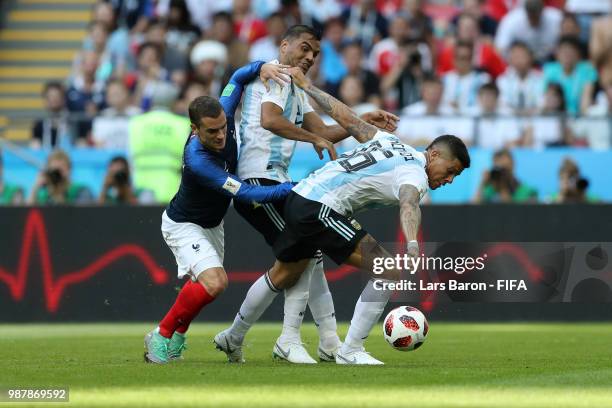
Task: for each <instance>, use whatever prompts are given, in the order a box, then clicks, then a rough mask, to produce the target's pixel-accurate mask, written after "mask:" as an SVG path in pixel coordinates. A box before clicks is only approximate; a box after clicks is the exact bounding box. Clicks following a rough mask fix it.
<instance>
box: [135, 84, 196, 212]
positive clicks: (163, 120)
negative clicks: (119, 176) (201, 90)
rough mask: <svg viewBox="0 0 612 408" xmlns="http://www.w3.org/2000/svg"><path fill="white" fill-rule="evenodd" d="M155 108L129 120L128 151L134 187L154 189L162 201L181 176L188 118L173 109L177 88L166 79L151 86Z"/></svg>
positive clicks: (173, 192)
mask: <svg viewBox="0 0 612 408" xmlns="http://www.w3.org/2000/svg"><path fill="white" fill-rule="evenodd" d="M152 88H153V89H152V105H153V107H152V109H151V111H150V112H147V113H144V114H142V115H138V116H135V117H133V118H132V120H131V121H130V129H129V132H130V137H129V152H130V155H131V160H130V161H131V163H132V170H133V175H134V187H135V188H137V189H145V190H151V191H153V192H154V194H155V198H156V199H157V200H158V201H159V202H161V203H167V202H169V201H170V199H172V197H173V196H174V194H175V193H176V190H177V189H178V186H179V183H180V178H181V165H182V155H183V147H184V145H185V141H186V140H187V136H188V135H189V131H190V127H189V123H190V122H189V119H187V118H185V117H183V116H179V115H176V114H174V113H172V112H171V109H172V108H173V106H174V104H175V102H176V98H177V95H178V91H177V89H176V87H174V86H173V85H171V84H169V83H167V82H157V83H155V84H154V86H153V87H152Z"/></svg>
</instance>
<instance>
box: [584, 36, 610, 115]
mask: <svg viewBox="0 0 612 408" xmlns="http://www.w3.org/2000/svg"><path fill="white" fill-rule="evenodd" d="M595 66H596V67H597V81H595V82H591V83H589V84H586V85H585V86H584V90H583V91H582V98H581V99H580V112H581V113H582V114H583V115H584V114H588V112H589V109H590V108H591V107H594V106H597V105H599V106H601V107H603V108H604V110H606V109H607V107H608V102H607V98H606V91H605V89H606V87H607V85H608V84H612V44H611V45H610V48H609V49H608V52H606V53H604V54H602V55H601V56H600V57H599V59H598V60H597V61H596V62H595ZM599 110H601V108H600V109H599Z"/></svg>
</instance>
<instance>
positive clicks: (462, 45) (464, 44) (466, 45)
mask: <svg viewBox="0 0 612 408" xmlns="http://www.w3.org/2000/svg"><path fill="white" fill-rule="evenodd" d="M459 48H469V50H470V52H471V53H472V54H474V43H472V42H471V41H465V40H459V41H457V44H456V45H455V51H457V50H458V49H459Z"/></svg>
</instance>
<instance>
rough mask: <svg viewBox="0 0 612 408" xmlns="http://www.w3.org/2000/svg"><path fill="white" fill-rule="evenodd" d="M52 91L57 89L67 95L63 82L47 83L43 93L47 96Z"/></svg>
mask: <svg viewBox="0 0 612 408" xmlns="http://www.w3.org/2000/svg"><path fill="white" fill-rule="evenodd" d="M51 89H57V90H58V91H60V92H62V93H65V88H64V85H63V84H62V83H61V82H59V81H49V82H46V83H45V85H44V86H43V91H42V94H43V96H47V92H49V91H50V90H51Z"/></svg>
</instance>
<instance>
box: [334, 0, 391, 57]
mask: <svg viewBox="0 0 612 408" xmlns="http://www.w3.org/2000/svg"><path fill="white" fill-rule="evenodd" d="M342 19H343V20H344V23H345V24H346V27H347V31H346V35H347V37H348V38H351V39H355V40H358V41H359V42H360V43H361V46H362V47H363V49H364V50H365V51H366V52H369V51H370V49H371V48H372V46H373V45H374V44H375V43H377V42H378V41H380V40H381V39H382V38H385V37H386V36H387V20H386V19H385V18H384V17H383V16H382V14H380V13H379V12H378V10H376V2H375V1H374V0H358V1H355V2H354V3H353V4H352V5H351V6H350V7H349V8H347V9H346V10H344V11H343V12H342Z"/></svg>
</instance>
